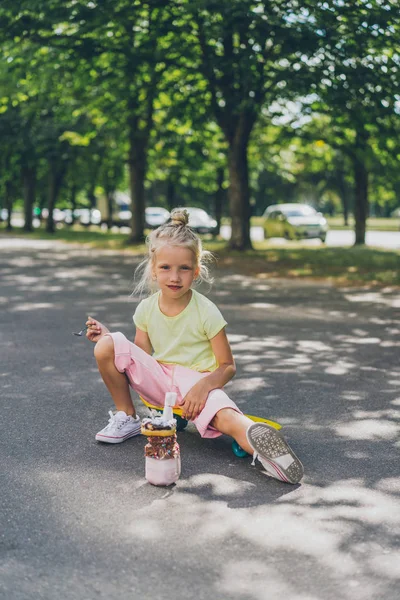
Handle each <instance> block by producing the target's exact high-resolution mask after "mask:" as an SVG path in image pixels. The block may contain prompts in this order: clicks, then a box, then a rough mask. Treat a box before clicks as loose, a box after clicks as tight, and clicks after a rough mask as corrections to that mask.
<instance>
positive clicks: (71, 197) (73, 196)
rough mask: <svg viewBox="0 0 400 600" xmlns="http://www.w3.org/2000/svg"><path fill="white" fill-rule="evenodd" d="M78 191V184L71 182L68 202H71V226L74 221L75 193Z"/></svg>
mask: <svg viewBox="0 0 400 600" xmlns="http://www.w3.org/2000/svg"><path fill="white" fill-rule="evenodd" d="M77 192H78V186H77V185H76V183H73V184H72V185H71V196H70V199H69V201H70V203H71V226H72V225H73V224H74V223H75V211H76V194H77Z"/></svg>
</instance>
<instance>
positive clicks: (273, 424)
mask: <svg viewBox="0 0 400 600" xmlns="http://www.w3.org/2000/svg"><path fill="white" fill-rule="evenodd" d="M139 398H140V400H141V401H142V402H143V404H144V405H145V406H147V408H152V409H154V410H161V411H162V409H163V407H162V406H156V405H155V404H150V402H147V400H144V399H143V398H142V397H141V396H139ZM172 410H173V413H174V414H175V415H177V416H178V417H181V418H182V419H183V418H184V417H183V416H182V409H181V407H180V406H174V407H173V408H172ZM245 417H248V418H249V419H251V420H252V421H254V422H255V423H267V425H271V427H274V428H275V429H282V425H280V424H279V423H276V421H270V419H264V417H255V416H254V415H245Z"/></svg>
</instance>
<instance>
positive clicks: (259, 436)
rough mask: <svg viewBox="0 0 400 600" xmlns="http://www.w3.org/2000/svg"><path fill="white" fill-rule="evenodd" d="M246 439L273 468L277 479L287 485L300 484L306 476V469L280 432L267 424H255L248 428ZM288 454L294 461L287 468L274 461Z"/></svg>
mask: <svg viewBox="0 0 400 600" xmlns="http://www.w3.org/2000/svg"><path fill="white" fill-rule="evenodd" d="M246 437H247V441H248V442H249V444H250V445H251V447H252V448H253V450H254V451H255V452H257V454H259V455H260V457H261V458H262V459H263V460H264V461H266V462H267V463H268V464H269V465H270V466H271V468H272V469H273V471H274V472H275V473H276V477H277V479H280V480H281V481H284V482H286V483H292V484H295V483H299V481H300V480H301V478H302V477H303V475H304V467H303V465H302V464H301V462H300V460H299V459H298V458H297V456H296V455H295V453H294V452H293V450H292V449H291V448H290V446H289V444H288V443H287V442H286V441H285V439H284V438H283V436H282V435H281V434H280V433H279V431H277V430H276V429H275V428H274V427H271V426H270V425H267V424H266V423H253V425H250V427H249V428H248V430H247V432H246ZM287 454H289V455H290V456H291V457H292V459H293V462H292V463H291V464H290V465H289V466H287V467H284V466H282V464H279V462H276V461H275V460H274V459H277V458H279V457H282V456H285V455H287Z"/></svg>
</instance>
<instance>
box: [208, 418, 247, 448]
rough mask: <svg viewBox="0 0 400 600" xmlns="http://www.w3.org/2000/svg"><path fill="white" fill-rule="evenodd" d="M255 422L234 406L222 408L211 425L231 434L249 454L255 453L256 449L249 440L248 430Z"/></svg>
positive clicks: (226, 433)
mask: <svg viewBox="0 0 400 600" xmlns="http://www.w3.org/2000/svg"><path fill="white" fill-rule="evenodd" d="M252 424H253V421H252V420H251V419H249V418H248V417H246V416H245V415H243V414H241V413H238V412H237V411H236V410H234V409H233V408H222V409H221V410H219V411H218V412H217V414H216V415H215V417H214V418H213V420H212V421H211V423H210V425H212V427H214V428H215V429H217V430H218V431H220V432H221V433H224V434H225V435H230V436H231V437H233V439H234V440H236V441H237V443H238V444H239V446H240V447H241V448H243V450H246V452H247V453H248V454H253V452H254V450H253V448H252V446H250V444H249V442H248V441H247V437H246V431H247V430H248V428H249V427H250V425H252Z"/></svg>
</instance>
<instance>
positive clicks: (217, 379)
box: [86, 209, 303, 484]
mask: <svg viewBox="0 0 400 600" xmlns="http://www.w3.org/2000/svg"><path fill="white" fill-rule="evenodd" d="M148 247H149V254H148V257H147V258H146V260H145V261H144V262H143V263H142V265H141V267H139V269H140V268H141V271H142V275H141V279H140V281H139V284H138V285H137V287H136V291H139V292H142V291H143V290H145V289H150V290H154V288H158V291H157V293H153V294H152V295H150V296H149V297H148V298H146V299H145V300H142V301H141V302H140V303H139V305H138V307H137V308H136V311H135V314H134V316H133V320H134V323H135V326H136V335H135V341H134V343H133V344H132V342H130V341H128V340H127V338H126V337H125V336H124V335H123V334H122V333H119V332H118V333H110V331H109V330H108V329H107V327H105V326H104V325H103V324H101V323H100V322H99V321H97V320H95V319H93V318H91V317H88V320H87V323H86V325H87V327H88V329H87V334H86V335H87V337H88V339H89V340H91V341H92V342H97V343H96V347H95V350H94V354H95V357H96V360H97V364H98V367H99V371H100V374H101V376H102V378H103V381H104V383H105V384H106V386H107V388H108V390H109V392H110V394H111V396H112V399H113V401H114V403H115V406H116V412H115V413H113V412H112V411H110V413H109V414H110V420H109V422H108V425H106V427H105V428H104V429H102V430H101V431H99V433H98V434H97V435H96V440H98V441H101V442H108V443H112V444H116V443H120V442H123V441H125V440H126V439H128V438H130V437H132V436H134V435H138V434H140V419H139V417H137V416H136V412H135V408H134V406H133V403H132V399H131V395H130V389H129V387H130V386H131V387H132V388H133V389H134V390H135V391H136V392H137V393H138V394H140V395H141V396H142V397H143V398H144V399H145V400H147V401H148V402H149V403H151V404H155V405H160V407H162V406H163V404H164V397H165V393H166V392H176V393H177V395H178V403H179V404H180V405H181V408H182V411H183V416H184V418H186V419H188V420H190V421H193V423H194V424H195V426H196V427H197V429H198V431H199V433H200V435H201V436H202V437H208V438H213V437H218V436H220V435H221V434H227V435H229V436H231V437H233V438H234V439H235V440H236V441H237V442H238V444H239V445H240V446H241V447H242V448H243V449H244V450H246V452H248V453H249V454H252V455H253V459H254V460H253V464H254V461H255V459H256V458H258V460H259V461H260V462H261V464H262V465H263V467H264V468H265V470H266V471H267V473H268V475H270V476H272V477H274V478H276V479H279V480H280V481H285V482H286V483H293V484H295V483H298V482H299V481H300V480H301V478H302V476H303V466H302V464H301V462H300V461H299V459H298V458H297V456H296V455H295V454H294V452H293V451H292V449H291V448H290V447H289V445H288V444H287V442H286V441H285V440H284V439H283V437H282V435H281V434H280V433H279V432H278V431H277V430H276V429H274V428H273V427H271V426H269V425H267V424H265V423H253V421H251V420H250V419H249V418H248V417H246V416H245V415H244V414H243V413H242V412H241V411H240V410H239V408H238V407H237V406H236V404H235V403H234V402H233V401H232V400H231V399H230V398H229V397H228V396H227V394H226V393H225V392H224V391H223V387H224V385H225V384H226V383H228V381H230V380H231V379H232V377H234V375H235V373H236V367H235V362H234V360H233V357H232V352H231V348H230V345H229V342H228V339H227V337H226V333H225V326H226V325H227V323H226V321H225V320H224V318H223V316H222V315H221V313H220V311H219V310H218V308H217V307H216V306H215V304H213V303H212V302H211V301H210V300H208V298H206V297H205V296H203V295H202V294H200V293H199V292H197V291H196V290H194V289H192V284H193V283H194V282H195V281H197V280H202V281H206V282H209V281H210V278H209V273H208V269H207V267H206V265H205V262H206V261H207V259H208V257H209V253H208V252H206V251H204V250H203V249H202V244H201V240H200V238H199V237H198V236H197V235H196V234H195V233H194V232H193V231H192V230H191V229H190V227H189V226H188V213H187V212H186V211H185V210H183V209H175V210H174V211H173V212H172V214H171V220H170V221H169V222H168V223H167V224H165V225H162V226H161V227H159V228H158V229H156V230H155V231H153V232H152V233H151V234H150V236H149V239H148Z"/></svg>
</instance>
